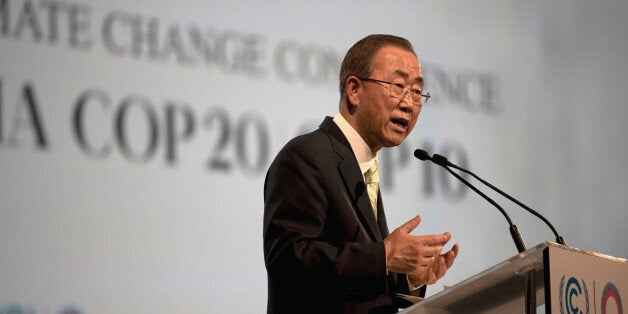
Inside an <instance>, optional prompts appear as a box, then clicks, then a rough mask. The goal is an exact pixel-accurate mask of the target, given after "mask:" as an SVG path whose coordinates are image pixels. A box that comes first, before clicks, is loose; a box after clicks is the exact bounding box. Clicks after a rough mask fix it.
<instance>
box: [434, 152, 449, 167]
mask: <svg viewBox="0 0 628 314" xmlns="http://www.w3.org/2000/svg"><path fill="white" fill-rule="evenodd" d="M432 161H433V162H434V163H435V164H437V165H439V166H447V165H448V164H449V160H447V157H445V156H443V155H439V154H434V156H433V157H432Z"/></svg>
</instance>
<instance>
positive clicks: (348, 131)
mask: <svg viewBox="0 0 628 314" xmlns="http://www.w3.org/2000/svg"><path fill="white" fill-rule="evenodd" d="M334 122H335V123H336V124H337V125H338V127H339V128H340V130H341V131H342V134H344V136H345V137H346V138H347V140H348V141H349V145H351V150H353V154H354V155H355V158H356V159H357V160H358V164H359V165H360V170H361V171H362V173H363V174H364V173H365V172H366V170H368V169H369V168H370V167H371V165H372V164H373V163H375V160H377V153H375V154H373V152H372V151H371V148H370V147H369V145H368V144H366V142H365V141H364V139H363V138H362V137H361V136H360V134H358V132H357V131H356V130H355V129H354V128H353V126H351V124H349V122H348V121H347V120H346V119H345V118H344V117H343V116H342V114H340V113H338V114H336V116H335V117H334Z"/></svg>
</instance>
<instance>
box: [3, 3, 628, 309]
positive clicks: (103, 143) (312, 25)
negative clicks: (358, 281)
mask: <svg viewBox="0 0 628 314" xmlns="http://www.w3.org/2000/svg"><path fill="white" fill-rule="evenodd" d="M627 12H628V6H627V5H626V3H625V2H622V1H604V2H601V3H598V2H596V3H589V2H586V1H553V2H551V3H545V1H532V2H525V3H518V2H504V1H474V2H469V3H455V4H454V3H450V4H448V3H443V2H427V1H403V2H395V3H384V4H382V3H380V2H377V1H346V2H343V3H340V4H338V3H335V2H334V1H329V2H321V1H317V2H316V3H313V2H312V3H306V2H296V1H295V2H293V1H274V2H269V1H264V3H261V2H258V1H238V3H229V2H227V1H225V2H217V3H214V2H212V1H195V0H187V1H176V2H173V1H133V2H127V1H91V2H90V1H77V2H65V1H44V0H39V1H37V0H33V1H30V0H6V1H0V174H1V175H0V257H1V258H0V313H5V312H9V311H21V312H12V313H27V312H28V313H30V312H34V313H48V312H54V313H147V312H156V313H166V312H177V313H261V312H264V311H265V303H266V277H265V270H264V266H263V255H262V212H263V200H262V189H263V181H264V174H265V171H266V169H267V167H268V165H269V164H270V162H271V160H272V158H273V157H274V154H276V152H277V151H278V150H279V149H280V148H281V147H282V146H283V145H284V144H285V143H286V142H287V141H288V140H289V139H290V138H291V137H293V136H295V135H297V134H300V133H302V132H304V131H307V130H312V129H313V128H315V127H316V126H317V125H318V124H319V123H320V122H321V121H322V118H323V117H324V116H325V115H332V116H333V115H334V114H335V113H336V112H337V108H338V98H339V96H338V91H337V84H338V83H337V72H338V68H339V64H340V62H341V59H342V57H343V56H344V53H345V52H346V50H347V49H348V48H349V47H350V46H351V45H352V44H353V43H354V42H355V41H357V40H359V39H360V38H362V37H364V36H365V35H367V34H370V33H392V34H396V35H400V36H403V37H406V38H408V39H409V40H410V41H411V42H412V43H413V44H414V46H415V50H416V51H417V53H418V55H419V58H420V60H421V61H422V62H423V65H424V75H425V78H426V80H427V86H426V90H428V91H430V92H431V94H432V95H433V97H432V99H431V100H430V102H429V103H428V104H427V105H425V106H424V108H423V111H422V113H421V116H420V117H419V123H418V124H417V127H416V128H415V131H414V132H413V134H412V135H411V136H410V137H409V138H408V139H407V141H406V142H405V143H404V145H402V146H400V147H398V148H395V149H390V150H387V151H383V152H382V156H381V158H382V160H383V161H382V163H383V166H382V168H383V170H382V171H383V176H384V177H383V180H384V183H383V198H384V202H385V204H386V210H387V215H388V221H389V227H390V229H391V230H392V229H394V228H396V227H398V226H399V225H400V224H402V223H403V222H405V221H406V220H408V219H410V218H411V217H413V216H414V215H415V214H417V213H420V214H421V215H422V216H423V222H422V224H421V225H420V226H419V228H418V229H417V230H416V233H417V234H423V233H441V232H444V231H445V230H450V231H451V232H452V233H453V235H454V240H455V241H457V242H458V243H460V255H459V258H458V259H457V261H456V264H455V265H454V267H453V268H452V269H451V270H450V272H449V273H448V274H447V275H446V276H445V277H444V278H443V279H442V280H441V282H440V283H439V284H437V285H434V286H432V287H430V288H429V289H428V294H430V295H431V294H433V293H436V292H438V291H440V290H441V289H442V285H443V284H444V285H453V284H455V283H457V282H459V281H461V280H463V279H464V278H467V277H469V276H471V275H473V274H476V273H478V272H480V271H482V270H484V269H486V268H488V267H490V266H492V265H494V264H496V263H498V262H500V261H502V260H504V259H506V258H509V257H511V256H513V255H515V254H516V249H515V247H514V245H513V243H512V240H511V239H510V235H509V233H508V230H507V225H506V223H505V220H504V219H503V217H502V216H501V215H500V214H499V213H498V212H497V211H496V209H494V208H492V207H491V205H490V204H488V203H486V202H485V201H483V200H482V199H480V198H479V197H478V196H476V195H474V194H473V193H472V192H471V191H468V190H466V189H464V188H463V187H462V186H461V185H460V184H459V183H458V182H455V181H454V180H455V179H454V178H450V177H448V175H447V174H446V173H445V172H444V170H442V169H439V168H436V167H433V166H430V165H428V164H426V163H422V162H420V161H418V160H416V159H414V158H413V157H412V151H413V150H414V149H415V148H424V149H426V150H428V151H430V152H432V153H441V154H443V155H446V156H448V157H450V159H451V160H452V161H454V162H459V163H461V165H465V166H466V167H468V168H470V169H472V170H474V171H475V172H476V173H478V174H480V175H481V176H483V177H484V178H485V179H487V180H489V181H491V182H493V183H494V184H495V185H497V186H499V187H501V188H502V189H504V190H505V191H507V192H510V193H511V194H513V195H514V196H515V197H518V198H520V199H521V200H523V201H524V202H525V203H527V204H528V205H530V206H531V207H533V208H535V209H537V210H539V211H540V212H542V213H543V214H544V215H546V216H547V217H548V218H549V219H550V220H551V221H552V222H553V223H554V225H555V226H556V228H557V229H558V230H559V232H560V233H561V234H562V235H563V236H564V238H565V239H566V241H567V242H568V244H570V245H572V246H575V247H579V248H582V249H586V250H591V251H597V252H601V253H606V254H610V255H614V256H618V257H626V256H627V255H628V246H627V245H626V240H627V238H626V233H625V229H626V222H627V221H628V219H627V218H628V214H627V212H628V211H627V209H628V208H627V206H626V205H625V187H626V186H628V175H627V171H626V170H625V169H626V168H625V166H624V161H625V156H626V153H628V141H626V139H625V134H626V133H627V131H628V126H626V124H625V123H624V120H625V118H626V117H627V116H628V106H627V104H626V99H628V89H626V86H625V85H626V83H625V82H626V81H627V80H628V74H627V73H628V62H627V61H626V60H625V52H626V50H627V49H628V36H626V35H625V30H626V29H627V28H628V22H627V21H626V19H625V16H626V13H627ZM489 194H490V195H495V194H494V193H489ZM495 197H496V199H497V200H498V203H500V204H502V206H503V207H504V208H505V209H506V210H507V211H509V212H510V213H511V215H512V217H513V220H514V221H515V223H516V224H517V225H518V226H519V229H520V230H521V232H522V234H523V236H524V238H525V240H526V243H527V245H528V247H532V246H534V245H536V244H538V243H540V242H543V241H548V240H549V241H554V237H553V235H552V234H551V233H550V232H549V230H548V228H547V227H546V226H545V225H543V224H542V223H541V222H540V221H539V220H538V219H536V218H534V217H533V216H531V215H529V214H526V213H524V212H523V211H522V210H521V209H519V208H517V207H516V205H512V204H510V203H509V202H508V201H506V200H504V199H503V198H500V197H497V196H495ZM29 311H30V312H29Z"/></svg>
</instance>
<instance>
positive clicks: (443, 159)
mask: <svg viewBox="0 0 628 314" xmlns="http://www.w3.org/2000/svg"><path fill="white" fill-rule="evenodd" d="M424 152H425V151H424ZM425 154H427V152H425ZM432 159H433V160H434V159H438V162H440V163H442V164H445V165H447V166H450V167H452V168H455V169H458V170H460V171H462V172H466V173H468V174H470V175H472V176H473V177H474V178H476V179H478V181H480V182H482V183H484V184H485V185H486V186H488V187H489V188H491V189H493V190H494V191H495V192H497V193H499V194H501V195H502V196H504V197H505V198H507V199H509V200H510V201H512V202H514V203H515V204H517V205H519V206H521V207H522V208H523V209H525V210H527V211H528V212H530V213H531V214H532V215H534V216H536V217H538V218H539V219H541V220H542V221H543V222H544V223H545V224H546V225H547V226H548V227H549V228H550V229H551V230H552V232H553V233H554V236H556V242H557V243H560V244H562V245H565V246H566V245H567V243H566V242H565V240H564V239H563V237H561V236H560V235H559V234H558V232H557V231H556V228H554V226H553V225H552V224H551V223H550V222H549V220H547V219H546V218H545V217H543V215H541V214H539V213H538V212H537V211H535V210H534V209H532V208H530V207H529V206H527V205H525V204H523V203H521V202H520V201H518V200H517V199H515V198H514V197H512V196H510V195H508V194H507V193H506V192H504V191H502V190H500V189H499V188H497V187H495V186H494V185H492V184H490V183H488V182H486V180H484V179H482V178H480V177H479V176H477V175H476V174H475V173H473V172H471V171H470V170H467V169H464V168H462V167H459V166H457V165H455V164H453V163H451V162H449V160H447V158H446V157H444V156H441V155H438V154H434V157H432ZM434 162H435V163H436V161H434Z"/></svg>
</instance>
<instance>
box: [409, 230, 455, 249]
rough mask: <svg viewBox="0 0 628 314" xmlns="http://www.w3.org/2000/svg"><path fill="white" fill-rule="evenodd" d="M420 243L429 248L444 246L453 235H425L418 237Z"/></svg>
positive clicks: (446, 233) (447, 233)
mask: <svg viewBox="0 0 628 314" xmlns="http://www.w3.org/2000/svg"><path fill="white" fill-rule="evenodd" d="M416 237H417V239H418V240H419V241H421V242H422V243H423V245H428V246H436V245H440V246H443V245H445V244H446V243H447V241H449V239H451V233H449V232H445V233H443V234H431V235H423V236H416Z"/></svg>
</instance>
